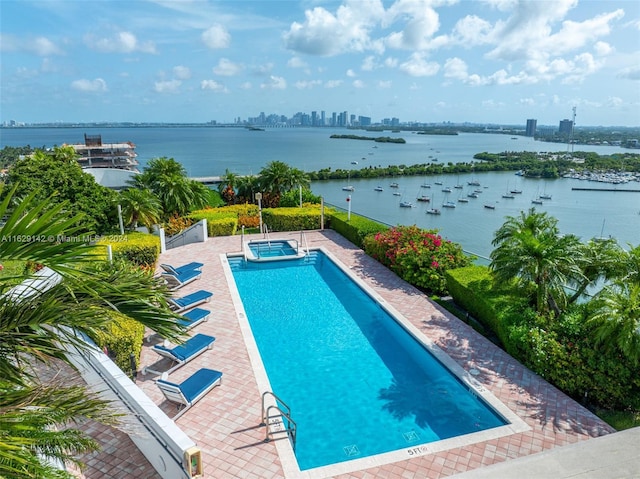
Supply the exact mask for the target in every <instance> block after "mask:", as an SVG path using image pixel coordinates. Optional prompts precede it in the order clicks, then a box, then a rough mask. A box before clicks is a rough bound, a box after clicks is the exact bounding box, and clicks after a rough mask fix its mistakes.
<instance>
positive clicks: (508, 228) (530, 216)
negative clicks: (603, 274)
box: [491, 208, 582, 317]
mask: <svg viewBox="0 0 640 479" xmlns="http://www.w3.org/2000/svg"><path fill="white" fill-rule="evenodd" d="M557 222H558V221H557V220H556V219H555V218H553V217H550V216H548V215H547V214H546V213H537V212H536V211H535V209H534V208H531V209H530V210H529V211H528V212H527V213H525V212H524V211H523V212H521V213H520V216H519V217H512V216H508V217H507V221H506V222H505V223H504V224H503V225H502V226H501V227H500V228H499V229H498V230H497V231H496V233H495V235H494V239H493V242H492V244H493V246H496V248H495V249H494V250H493V251H492V252H491V269H492V270H493V272H494V274H495V277H496V279H497V280H498V281H500V282H510V281H513V280H514V279H518V280H520V281H521V285H522V286H524V287H525V288H527V287H529V285H532V286H533V290H534V292H533V295H534V305H535V308H536V311H538V312H546V311H549V310H552V311H553V312H554V313H555V315H556V317H557V316H558V315H559V314H560V312H561V308H563V307H564V306H565V305H566V303H567V297H566V292H565V289H564V287H565V286H566V285H567V284H568V282H569V281H570V280H572V279H575V278H579V277H581V275H582V273H581V271H580V268H579V267H578V263H577V260H578V257H579V252H580V250H579V245H580V241H579V240H578V238H577V237H576V236H573V235H566V236H563V235H560V231H559V230H558V227H557Z"/></svg>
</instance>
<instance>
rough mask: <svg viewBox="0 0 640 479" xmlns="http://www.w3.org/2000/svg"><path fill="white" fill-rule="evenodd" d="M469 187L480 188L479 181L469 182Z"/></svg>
mask: <svg viewBox="0 0 640 479" xmlns="http://www.w3.org/2000/svg"><path fill="white" fill-rule="evenodd" d="M467 184H468V185H469V186H480V182H479V181H478V180H471V181H467Z"/></svg>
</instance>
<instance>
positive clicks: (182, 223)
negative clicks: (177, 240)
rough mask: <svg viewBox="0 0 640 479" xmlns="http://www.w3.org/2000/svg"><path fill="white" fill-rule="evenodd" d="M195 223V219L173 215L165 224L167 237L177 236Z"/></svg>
mask: <svg viewBox="0 0 640 479" xmlns="http://www.w3.org/2000/svg"><path fill="white" fill-rule="evenodd" d="M194 223H195V221H194V219H193V218H190V217H188V216H180V215H178V214H173V215H171V217H170V218H169V219H168V220H167V221H166V223H165V224H164V232H165V234H166V235H167V236H173V235H177V234H178V233H180V232H181V231H184V230H186V229H187V228H188V227H189V226H191V225H193V224H194Z"/></svg>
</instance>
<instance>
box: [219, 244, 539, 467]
mask: <svg viewBox="0 0 640 479" xmlns="http://www.w3.org/2000/svg"><path fill="white" fill-rule="evenodd" d="M278 240H279V239H275V238H274V239H273V241H278ZM308 251H320V252H322V253H323V254H325V255H326V256H327V258H329V259H330V260H331V261H332V262H333V263H334V264H335V265H336V266H337V267H338V268H339V269H340V270H341V271H342V272H343V273H344V274H345V275H347V276H348V277H349V278H350V279H351V280H352V281H353V282H354V283H355V284H356V285H357V286H358V287H359V288H360V289H361V290H362V291H364V292H365V294H367V295H368V296H369V297H370V298H372V299H373V300H374V301H376V303H377V304H378V305H379V306H380V307H381V308H382V309H384V310H385V311H386V312H387V313H388V314H389V315H390V316H391V317H392V318H393V319H394V320H395V321H396V322H397V323H398V324H399V325H400V326H401V327H402V328H403V329H404V330H405V331H406V332H407V333H408V334H410V335H411V336H412V337H413V338H414V339H415V340H416V341H418V342H419V343H420V344H421V345H422V346H423V347H424V348H425V349H427V351H429V352H430V353H431V354H432V355H433V356H435V357H436V359H437V360H438V361H439V362H440V363H441V364H442V365H443V366H444V367H445V368H446V369H447V370H448V371H449V372H450V373H451V374H453V375H454V376H455V377H456V378H457V379H458V380H459V381H461V382H462V383H463V384H464V385H465V386H466V387H467V388H468V389H469V390H471V391H473V392H474V393H475V394H477V395H478V396H480V397H481V398H482V400H483V401H484V402H485V403H486V404H488V405H489V407H490V408H492V409H493V410H494V411H495V412H496V413H497V414H498V415H499V416H500V417H501V418H502V419H504V420H505V421H506V422H507V424H505V425H503V426H498V427H494V428H490V429H485V430H483V431H479V432H475V433H469V434H464V435H461V436H457V437H453V438H449V439H441V440H439V441H433V442H428V443H422V444H416V445H412V446H411V447H405V448H400V449H396V450H394V451H389V452H386V453H381V454H375V455H372V456H367V457H363V458H358V459H352V460H347V461H342V462H339V463H335V464H329V465H326V466H320V467H315V468H312V469H306V470H300V468H299V467H298V462H297V460H296V457H295V452H294V451H293V447H292V445H291V442H290V441H288V440H276V441H274V442H275V445H276V449H277V450H278V454H279V456H280V460H281V462H282V467H283V470H284V474H285V478H286V479H298V478H300V479H322V478H326V477H329V476H334V475H336V474H347V473H351V472H356V471H360V470H362V469H366V468H369V467H377V466H384V465H387V464H392V463H395V462H399V461H404V460H406V459H410V458H412V457H418V456H423V455H427V454H433V453H435V452H440V451H446V450H448V449H451V448H455V447H463V446H469V445H472V444H475V443H479V442H484V441H488V440H491V439H498V438H501V437H504V436H509V435H511V434H515V433H519V432H524V431H528V430H530V429H531V427H530V426H529V425H528V424H527V423H526V422H525V421H523V420H522V419H520V417H518V416H517V415H516V414H515V413H513V411H511V410H510V409H509V408H508V407H507V406H506V405H505V404H504V403H502V401H500V400H499V399H498V398H497V397H496V396H494V395H493V394H492V393H491V392H490V391H489V390H488V389H487V388H485V387H484V386H483V385H482V384H480V383H479V382H478V381H477V380H476V379H475V378H474V377H473V375H472V374H471V373H470V372H467V371H465V370H464V369H463V368H462V367H461V366H460V365H458V363H456V362H455V361H454V360H453V359H452V358H451V357H450V356H449V355H448V354H446V353H445V352H444V351H443V350H442V349H441V348H439V347H438V346H437V345H436V344H435V343H434V342H433V341H431V340H430V339H429V338H428V337H427V336H426V335H425V334H424V333H422V332H421V331H420V330H419V329H418V328H416V327H415V326H414V325H413V324H411V322H410V321H408V320H407V318H405V317H404V316H403V315H402V314H401V313H400V311H398V310H397V309H396V308H394V307H393V306H392V305H390V304H389V303H388V302H387V301H385V299H384V298H383V297H382V296H380V295H379V294H378V293H377V292H376V291H375V290H374V289H373V288H371V287H370V286H369V285H368V284H366V283H365V282H364V281H363V280H362V279H361V278H359V277H358V276H357V275H355V274H354V273H353V272H352V271H351V270H350V269H349V268H347V267H346V265H344V264H343V263H342V261H340V259H339V258H338V257H337V256H335V255H333V254H332V253H331V252H330V251H329V250H328V249H326V248H324V247H322V246H320V247H315V248H310V249H309V250H308ZM307 254H308V252H307ZM230 257H240V258H241V257H242V254H239V253H235V252H233V253H220V262H221V263H222V266H223V271H224V275H225V277H226V278H227V282H228V284H229V289H230V292H231V297H232V300H233V303H234V306H235V308H236V313H237V319H238V323H239V324H240V330H241V332H242V335H243V337H244V339H245V343H246V346H247V352H248V353H249V357H250V360H251V365H252V367H253V370H254V374H255V377H256V381H257V383H258V388H259V390H260V391H261V392H264V391H272V390H273V389H272V388H271V384H270V382H269V378H268V375H267V372H266V370H265V367H264V364H263V362H262V358H261V356H260V352H259V350H258V345H257V343H256V341H255V338H254V337H253V332H252V331H251V326H250V324H249V318H248V317H247V314H246V311H245V310H244V305H243V303H242V299H241V297H240V294H239V292H238V289H237V287H236V286H235V279H234V277H233V272H232V271H231V266H230V264H229V258H230ZM281 261H289V259H281ZM267 404H268V405H275V401H274V400H273V399H271V400H270V401H269V402H268V403H267Z"/></svg>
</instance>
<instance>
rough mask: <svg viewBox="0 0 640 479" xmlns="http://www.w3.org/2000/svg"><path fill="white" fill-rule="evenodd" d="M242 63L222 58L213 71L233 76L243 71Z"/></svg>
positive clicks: (221, 74) (217, 73)
mask: <svg viewBox="0 0 640 479" xmlns="http://www.w3.org/2000/svg"><path fill="white" fill-rule="evenodd" d="M242 68H243V67H242V65H240V64H237V63H233V62H232V61H231V60H228V59H227V58H221V59H220V60H219V61H218V64H217V65H216V66H215V67H213V73H215V74H216V75H220V76H225V77H231V76H234V75H237V74H238V73H240V72H241V71H242Z"/></svg>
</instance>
